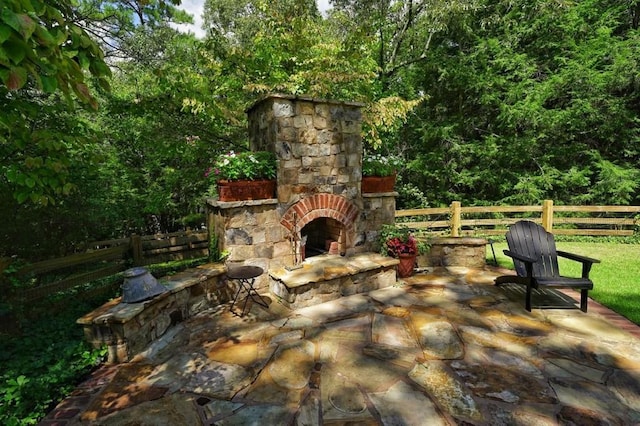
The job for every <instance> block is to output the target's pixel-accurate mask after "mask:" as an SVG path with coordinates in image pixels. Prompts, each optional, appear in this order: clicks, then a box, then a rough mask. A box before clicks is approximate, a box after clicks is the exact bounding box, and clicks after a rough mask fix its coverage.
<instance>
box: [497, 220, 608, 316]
mask: <svg viewBox="0 0 640 426" xmlns="http://www.w3.org/2000/svg"><path fill="white" fill-rule="evenodd" d="M506 236H507V244H508V245H509V250H505V251H504V254H506V255H507V256H509V257H511V258H512V259H513V264H514V266H515V268H516V273H517V274H518V276H506V275H505V276H501V277H498V278H496V281H495V284H496V285H500V284H506V283H517V284H524V285H526V286H527V295H526V301H525V307H526V309H527V311H531V291H532V289H534V288H535V289H539V288H541V287H555V288H572V289H575V290H580V309H581V310H582V311H583V312H587V295H588V292H589V290H591V289H593V282H592V281H591V280H590V279H589V271H591V266H592V265H593V264H594V263H600V261H599V260H596V259H591V258H588V257H585V256H580V255H577V254H572V253H567V252H564V251H560V250H556V243H555V239H554V238H553V234H551V233H549V232H547V231H546V230H545V229H544V228H543V227H542V226H540V225H538V224H536V223H534V222H531V221H527V220H523V221H520V222H517V223H515V224H514V225H512V226H511V227H509V231H508V232H507V234H506ZM558 256H561V257H565V258H567V259H571V260H575V261H577V262H581V263H582V277H580V278H571V277H563V276H561V275H560V271H559V270H558Z"/></svg>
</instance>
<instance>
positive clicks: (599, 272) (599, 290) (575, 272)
mask: <svg viewBox="0 0 640 426" xmlns="http://www.w3.org/2000/svg"><path fill="white" fill-rule="evenodd" d="M493 247H494V250H495V252H496V259H497V260H498V264H500V265H501V266H504V267H507V268H510V269H513V262H512V261H511V258H510V257H507V256H505V255H504V253H502V250H504V249H506V248H507V243H506V242H495V243H494V244H493ZM556 248H557V249H558V250H563V251H568V252H571V253H576V254H581V255H583V256H588V257H591V258H594V259H599V260H600V261H601V263H596V264H594V265H593V267H592V268H591V273H590V275H589V277H590V278H591V280H592V281H593V290H592V291H590V292H589V296H590V297H592V298H593V299H595V300H597V301H598V302H600V303H601V304H603V305H605V306H607V307H609V308H611V309H612V310H614V311H616V312H618V313H619V314H621V315H624V316H625V317H627V318H629V319H630V320H631V321H633V322H635V323H636V324H639V325H640V245H636V244H619V243H594V242H562V241H560V242H556ZM487 259H488V260H490V261H491V262H493V254H492V253H491V247H490V246H487ZM559 259H560V260H559V262H560V272H561V273H562V275H565V276H573V277H579V276H580V274H581V272H582V265H581V264H580V263H578V262H573V261H571V260H567V259H563V258H559Z"/></svg>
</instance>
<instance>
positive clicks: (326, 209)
mask: <svg viewBox="0 0 640 426" xmlns="http://www.w3.org/2000/svg"><path fill="white" fill-rule="evenodd" d="M321 217H329V218H332V219H335V220H337V221H338V222H340V223H342V225H343V226H344V227H345V229H348V230H351V229H352V228H353V225H354V223H355V220H356V218H357V217H358V208H357V207H356V206H355V204H353V203H352V202H351V201H349V200H347V199H346V198H344V197H342V196H340V195H334V194H327V193H323V194H314V195H312V196H311V197H307V198H304V199H302V200H300V201H298V202H297V203H295V204H294V205H292V206H291V207H289V209H288V210H287V211H286V212H285V213H284V215H283V216H282V219H281V220H280V223H281V224H282V226H284V227H285V228H287V230H289V231H292V230H293V231H295V232H300V230H301V229H302V228H304V226H305V225H306V224H308V223H309V222H311V221H312V220H315V219H319V218H321Z"/></svg>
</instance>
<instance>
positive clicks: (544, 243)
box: [506, 220, 560, 277]
mask: <svg viewBox="0 0 640 426" xmlns="http://www.w3.org/2000/svg"><path fill="white" fill-rule="evenodd" d="M506 237H507V244H508V245H509V250H511V251H512V252H514V253H518V254H521V255H524V256H527V257H530V258H533V259H540V260H539V261H538V262H536V263H535V264H534V265H533V276H534V277H558V276H560V271H559V269H558V254H557V252H556V242H555V239H554V238H553V234H551V233H549V232H547V231H546V230H545V229H544V228H543V227H542V226H540V225H538V224H537V223H534V222H531V221H528V220H523V221H519V222H517V223H515V224H514V225H512V226H511V227H509V231H508V232H507V234H506ZM513 263H514V266H515V268H516V272H517V273H518V275H519V276H521V277H525V276H526V275H527V272H526V269H525V265H524V262H521V261H519V260H516V259H513Z"/></svg>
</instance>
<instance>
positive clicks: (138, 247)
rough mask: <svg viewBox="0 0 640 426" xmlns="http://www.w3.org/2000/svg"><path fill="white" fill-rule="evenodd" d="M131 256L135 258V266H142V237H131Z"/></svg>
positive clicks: (134, 235)
mask: <svg viewBox="0 0 640 426" xmlns="http://www.w3.org/2000/svg"><path fill="white" fill-rule="evenodd" d="M130 244H131V255H132V256H133V264H134V265H135V266H139V265H142V257H143V255H142V237H140V235H136V234H133V235H132V236H131V243H130Z"/></svg>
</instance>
